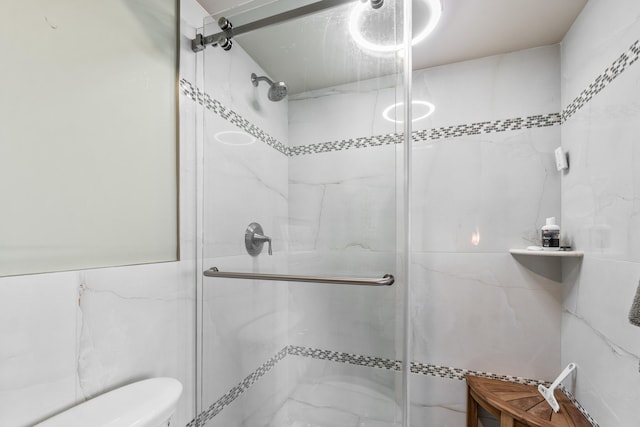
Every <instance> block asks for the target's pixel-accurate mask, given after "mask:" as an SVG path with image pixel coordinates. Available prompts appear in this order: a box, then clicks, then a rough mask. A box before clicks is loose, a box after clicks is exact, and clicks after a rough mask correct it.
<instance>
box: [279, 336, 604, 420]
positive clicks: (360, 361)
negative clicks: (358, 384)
mask: <svg viewBox="0 0 640 427" xmlns="http://www.w3.org/2000/svg"><path fill="white" fill-rule="evenodd" d="M288 354H290V355H295V356H303V357H311V358H314V359H319V360H329V361H332V362H340V363H349V364H352V365H358V366H366V367H371V368H383V369H388V370H393V371H400V370H402V362H401V361H399V360H392V359H384V358H380V357H372V356H362V355H358V354H351V353H343V352H339V351H331V350H322V349H318V348H309V347H298V346H292V345H290V346H289V347H288ZM411 373H413V374H419V375H429V376H433V377H438V378H445V379H452V380H458V381H464V380H465V375H473V376H476V377H482V378H491V379H494V380H502V381H509V382H513V383H518V384H525V385H533V386H537V385H538V384H543V385H544V386H546V387H549V386H550V385H551V383H550V382H548V381H540V380H535V379H531V378H525V377H516V376H512V375H500V374H493V373H490V372H484V371H473V370H470V369H462V368H451V367H448V366H438V365H431V364H427V363H420V362H411ZM559 388H560V390H561V391H562V392H563V393H564V394H565V395H566V396H567V397H568V398H569V400H570V401H571V402H572V403H573V404H574V405H575V406H576V408H578V410H579V411H580V412H581V413H582V414H583V415H584V416H585V417H586V418H587V421H589V422H590V423H591V425H592V426H593V427H600V426H599V425H598V423H597V422H596V420H594V419H593V417H592V416H591V415H590V414H589V413H588V412H587V411H586V410H585V409H584V407H583V406H582V405H580V402H578V401H577V400H576V398H575V397H574V396H573V394H572V393H571V392H569V390H568V389H567V388H566V387H564V386H561V387H559Z"/></svg>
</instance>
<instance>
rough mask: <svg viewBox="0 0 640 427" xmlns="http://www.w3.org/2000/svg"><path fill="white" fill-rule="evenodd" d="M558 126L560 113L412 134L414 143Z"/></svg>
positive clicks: (428, 130) (427, 130)
mask: <svg viewBox="0 0 640 427" xmlns="http://www.w3.org/2000/svg"><path fill="white" fill-rule="evenodd" d="M559 124H560V113H550V114H539V115H535V116H527V117H514V118H511V119H504V120H493V121H488V122H477V123H471V124H463V125H457V126H447V127H441V128H435V129H425V130H419V131H416V132H413V133H412V138H413V141H414V142H419V141H433V140H438V139H445V138H458V137H461V136H471V135H483V134H489V133H497V132H506V131H514V130H521V129H533V128H543V127H549V126H556V125H559Z"/></svg>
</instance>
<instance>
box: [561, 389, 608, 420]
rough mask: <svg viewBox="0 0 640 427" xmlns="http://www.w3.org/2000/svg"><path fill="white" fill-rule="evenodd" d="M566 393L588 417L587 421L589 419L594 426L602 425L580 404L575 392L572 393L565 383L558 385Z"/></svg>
mask: <svg viewBox="0 0 640 427" xmlns="http://www.w3.org/2000/svg"><path fill="white" fill-rule="evenodd" d="M558 388H559V389H560V390H561V391H562V392H563V393H564V394H565V396H567V397H568V398H569V400H570V401H571V403H573V404H574V405H575V407H576V408H578V411H580V412H581V413H582V415H584V416H585V418H586V419H587V421H589V422H590V423H591V425H592V426H593V427H600V425H599V424H598V423H597V422H596V420H594V419H593V417H592V416H591V415H589V413H588V412H587V410H586V409H584V408H583V407H582V405H581V404H580V402H578V401H577V400H576V397H575V396H574V395H573V393H571V392H570V391H569V390H568V389H567V388H566V387H565V386H564V385H562V384H561V385H560V387H558Z"/></svg>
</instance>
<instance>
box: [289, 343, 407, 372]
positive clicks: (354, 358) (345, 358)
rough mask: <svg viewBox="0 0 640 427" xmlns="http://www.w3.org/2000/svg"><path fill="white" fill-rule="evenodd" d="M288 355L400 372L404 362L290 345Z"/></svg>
mask: <svg viewBox="0 0 640 427" xmlns="http://www.w3.org/2000/svg"><path fill="white" fill-rule="evenodd" d="M287 352H288V354H290V355H292V356H303V357H311V358H313V359H319V360H330V361H332V362H340V363H348V364H350V365H358V366H366V367H368V368H382V369H389V370H392V371H400V370H401V369H402V362H401V361H399V360H392V359H383V358H381V357H372V356H363V355H360V354H351V353H343V352H340V351H331V350H322V349H319V348H310V347H298V346H295V345H290V346H289V347H288V348H287Z"/></svg>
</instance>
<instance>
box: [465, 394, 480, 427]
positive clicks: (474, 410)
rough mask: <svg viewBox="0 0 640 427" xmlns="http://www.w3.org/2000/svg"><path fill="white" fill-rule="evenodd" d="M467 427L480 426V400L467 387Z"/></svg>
mask: <svg viewBox="0 0 640 427" xmlns="http://www.w3.org/2000/svg"><path fill="white" fill-rule="evenodd" d="M467 427H478V402H476V401H475V399H474V398H473V396H471V391H470V390H469V387H467Z"/></svg>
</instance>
